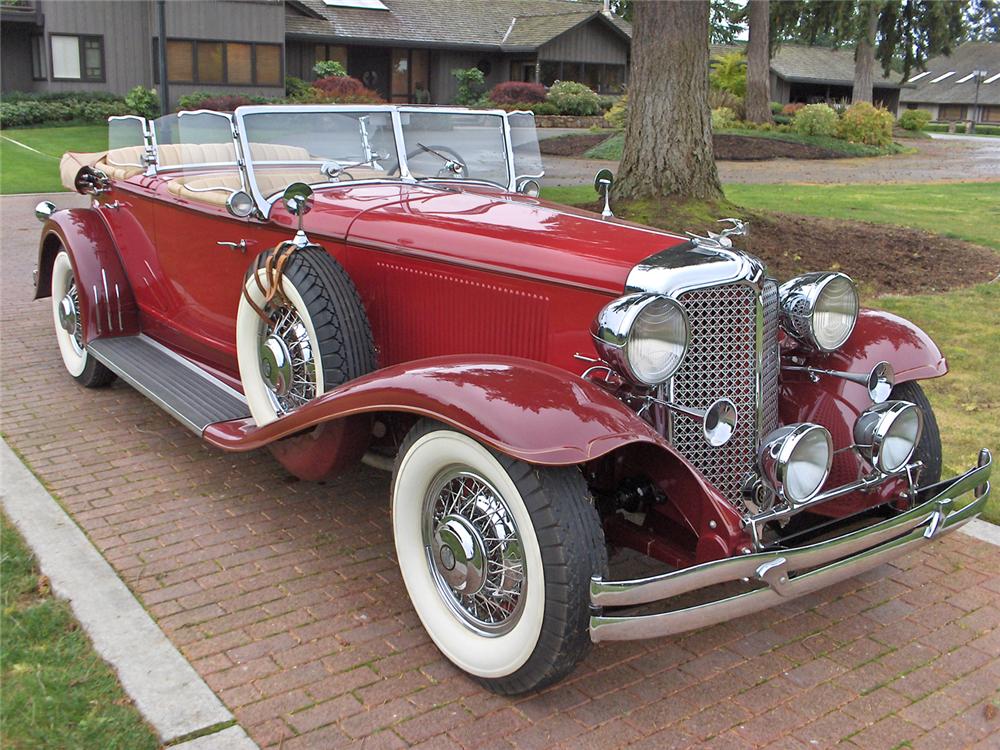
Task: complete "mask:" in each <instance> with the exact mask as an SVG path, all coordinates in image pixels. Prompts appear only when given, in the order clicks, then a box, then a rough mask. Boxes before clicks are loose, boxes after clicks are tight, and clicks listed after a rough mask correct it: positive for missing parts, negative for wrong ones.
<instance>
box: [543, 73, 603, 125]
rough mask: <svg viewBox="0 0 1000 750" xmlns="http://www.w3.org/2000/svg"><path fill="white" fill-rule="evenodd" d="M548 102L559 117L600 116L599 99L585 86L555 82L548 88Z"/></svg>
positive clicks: (572, 82)
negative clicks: (553, 106) (556, 110)
mask: <svg viewBox="0 0 1000 750" xmlns="http://www.w3.org/2000/svg"><path fill="white" fill-rule="evenodd" d="M548 101H549V103H550V104H554V105H555V107H556V109H558V110H559V114H561V115H576V116H578V117H587V116H589V115H599V114H601V97H599V96H598V95H597V92H596V91H594V90H592V89H591V88H589V87H588V86H587V85H586V84H583V83H577V82H576V81H556V82H555V83H554V84H552V86H551V87H550V88H549V95H548Z"/></svg>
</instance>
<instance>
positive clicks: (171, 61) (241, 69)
mask: <svg viewBox="0 0 1000 750" xmlns="http://www.w3.org/2000/svg"><path fill="white" fill-rule="evenodd" d="M159 59H160V58H159V40H158V39H155V38H154V39H153V71H154V75H153V80H154V82H156V83H159V82H160V72H159V71H160V67H159V66H160V62H159ZM282 75H283V71H282V66H281V45H280V44H258V43H254V42H220V41H209V40H201V39H199V40H194V39H168V40H167V79H168V80H169V82H170V83H196V84H211V85H215V86H280V85H281V81H282Z"/></svg>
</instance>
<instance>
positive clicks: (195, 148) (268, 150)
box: [97, 143, 312, 180]
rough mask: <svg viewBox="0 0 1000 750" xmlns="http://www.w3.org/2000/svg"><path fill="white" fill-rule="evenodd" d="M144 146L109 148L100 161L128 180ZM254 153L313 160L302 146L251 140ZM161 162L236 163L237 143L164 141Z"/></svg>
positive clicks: (160, 148)
mask: <svg viewBox="0 0 1000 750" xmlns="http://www.w3.org/2000/svg"><path fill="white" fill-rule="evenodd" d="M144 153H145V149H144V148H143V147H142V146H127V147H125V148H115V149H111V150H110V151H108V153H107V156H105V157H104V159H103V160H102V161H101V162H100V163H99V164H98V165H97V167H98V168H99V169H102V170H103V171H104V173H105V174H107V175H108V177H110V178H111V179H113V180H127V179H129V178H130V177H134V176H135V175H137V174H142V172H143V171H144V167H143V166H142V164H143V162H142V157H143V154H144ZM250 153H251V154H252V155H253V158H254V160H256V161H310V160H311V159H312V157H310V155H309V152H308V151H307V150H306V149H304V148H301V147H299V146H286V145H284V144H280V143H251V144H250ZM156 156H157V161H158V163H159V166H161V167H175V166H179V165H181V164H190V165H198V164H227V163H229V164H233V163H235V162H236V147H235V146H234V145H233V144H232V143H162V144H159V145H158V146H157V147H156Z"/></svg>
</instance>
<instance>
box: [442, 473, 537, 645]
mask: <svg viewBox="0 0 1000 750" xmlns="http://www.w3.org/2000/svg"><path fill="white" fill-rule="evenodd" d="M423 517H424V526H423V541H424V547H425V549H426V552H427V563H428V565H429V566H430V569H431V574H432V575H433V577H434V580H435V583H436V584H437V589H438V593H439V594H440V596H441V597H442V599H443V600H444V602H445V604H447V605H448V606H449V607H450V608H451V609H452V610H453V611H454V612H455V614H457V615H458V616H459V618H460V619H461V620H462V621H463V622H464V623H465V624H466V625H467V626H468V627H470V628H471V629H472V630H473V631H474V632H476V633H479V634H481V635H487V636H490V635H499V634H502V633H506V632H508V631H509V630H510V629H511V628H512V627H514V625H516V624H517V621H518V618H519V617H520V614H521V610H522V608H523V594H524V591H525V588H526V586H527V576H526V570H525V564H524V554H523V550H522V546H521V538H520V535H519V533H518V528H517V523H516V522H515V521H514V517H513V515H512V513H511V510H510V508H509V507H508V505H507V503H506V502H504V499H503V497H502V496H501V495H500V493H499V492H498V491H497V490H496V489H495V488H494V487H493V486H492V485H491V484H490V483H489V482H487V481H486V480H485V479H483V478H482V477H480V476H478V475H477V474H475V473H473V472H471V471H466V470H460V469H448V470H446V471H445V472H442V474H441V476H439V477H438V479H437V481H435V482H434V483H433V484H432V485H431V487H430V489H429V491H428V493H427V496H426V498H425V500H424V513H423Z"/></svg>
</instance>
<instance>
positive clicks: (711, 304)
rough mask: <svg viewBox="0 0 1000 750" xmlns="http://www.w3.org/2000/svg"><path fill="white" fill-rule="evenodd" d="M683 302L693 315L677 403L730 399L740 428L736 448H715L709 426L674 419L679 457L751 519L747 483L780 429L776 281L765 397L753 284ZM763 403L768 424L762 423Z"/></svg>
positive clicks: (695, 294) (768, 316)
mask: <svg viewBox="0 0 1000 750" xmlns="http://www.w3.org/2000/svg"><path fill="white" fill-rule="evenodd" d="M678 301H679V302H680V304H681V305H683V307H684V308H685V309H686V310H687V313H688V321H689V324H690V326H691V344H690V347H689V349H688V354H687V357H686V359H685V361H684V364H683V365H682V366H681V368H680V370H678V372H677V374H676V375H674V378H673V400H674V401H675V402H676V403H678V404H683V405H685V406H692V407H696V408H699V409H704V408H707V407H708V406H709V405H710V404H711V403H712V402H713V401H715V400H716V399H718V398H722V397H726V398H729V399H731V400H732V402H733V403H734V404H735V405H736V410H737V413H738V414H739V421H738V424H737V427H736V431H735V432H734V433H733V437H732V438H731V439H730V441H729V442H728V443H726V444H725V445H723V446H721V447H719V448H713V447H712V446H710V445H708V443H706V442H705V439H704V437H703V435H702V430H701V424H700V423H699V422H696V421H694V420H691V419H687V418H685V417H683V416H677V415H674V416H673V417H672V419H671V428H672V433H671V434H672V440H673V443H674V445H675V446H676V447H677V449H678V450H679V451H680V452H681V453H682V454H683V455H684V456H685V457H686V458H687V459H688V460H689V461H691V463H693V464H694V465H695V466H696V467H697V468H698V469H699V470H700V471H701V472H702V474H704V476H705V478H706V479H708V481H710V482H711V483H712V484H713V485H715V487H716V488H717V489H718V490H719V491H720V492H721V493H722V494H723V495H724V496H725V497H727V498H728V499H729V500H730V502H732V503H733V505H734V506H735V507H736V508H737V509H738V510H740V511H741V512H743V513H747V512H748V509H747V506H746V504H745V503H744V501H743V497H742V489H743V482H744V480H745V479H746V477H747V475H748V474H749V473H750V472H751V471H752V470H753V469H754V467H755V463H756V453H757V446H758V443H759V440H760V436H761V435H762V434H765V433H766V432H769V431H770V430H772V429H774V427H775V426H777V422H778V393H777V390H778V360H777V339H778V291H777V286H776V285H775V284H774V283H773V282H771V281H770V280H769V281H768V282H767V283H766V284H765V286H764V289H763V295H762V300H761V303H762V308H763V311H764V316H763V319H764V320H763V326H764V327H763V331H762V339H763V353H764V357H763V363H764V367H763V370H762V372H761V374H760V384H761V385H760V391H761V392H760V393H758V377H757V292H756V290H755V289H754V288H753V287H751V286H749V285H745V284H732V285H729V286H719V287H710V288H707V289H697V290H694V291H690V292H685V293H684V294H682V295H680V297H679V298H678ZM758 403H760V406H761V412H760V414H761V418H760V421H758Z"/></svg>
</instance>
